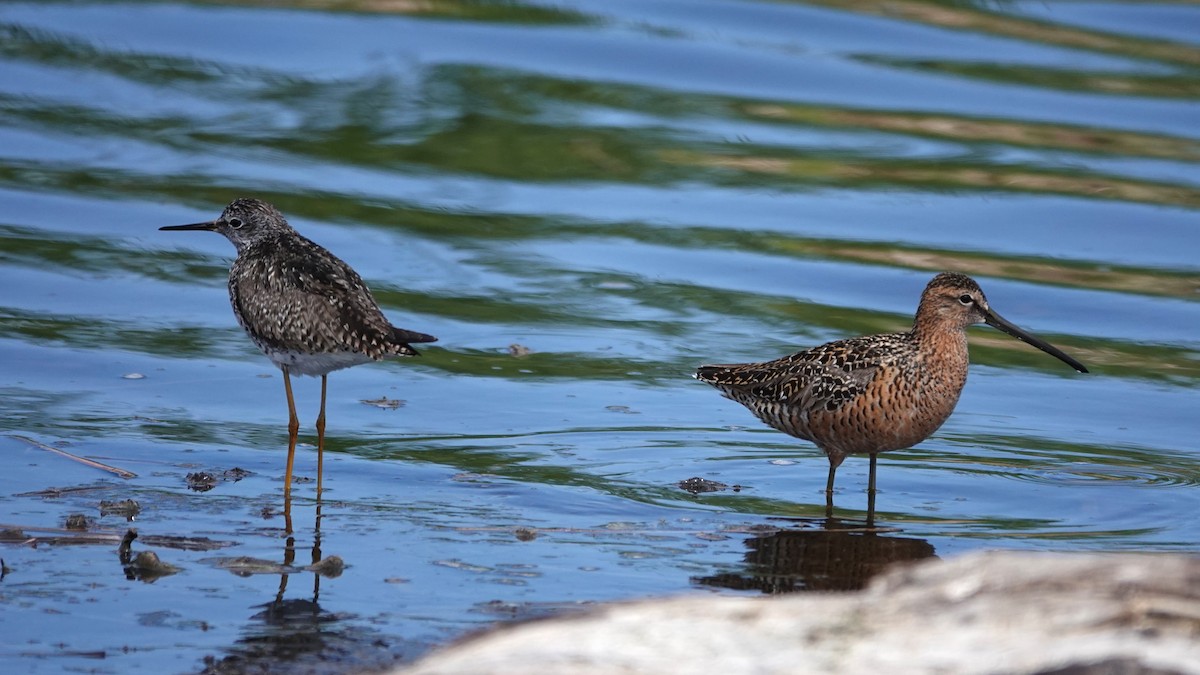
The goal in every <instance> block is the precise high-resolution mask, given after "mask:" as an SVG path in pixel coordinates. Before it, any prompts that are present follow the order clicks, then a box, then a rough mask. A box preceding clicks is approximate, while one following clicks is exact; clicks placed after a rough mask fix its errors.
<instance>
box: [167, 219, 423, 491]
mask: <svg viewBox="0 0 1200 675" xmlns="http://www.w3.org/2000/svg"><path fill="white" fill-rule="evenodd" d="M159 229H162V230H208V231H212V232H219V233H221V234H223V235H225V237H227V238H228V239H229V241H231V242H232V243H233V245H234V247H235V248H237V253H238V255H237V259H236V260H234V262H233V266H232V267H231V268H230V270H229V301H230V303H231V304H232V305H233V313H234V316H236V317H237V320H238V323H239V324H241V326H242V328H244V329H245V331H246V334H247V335H249V336H250V339H251V340H253V341H254V344H255V345H257V346H258V348H259V349H261V350H262V352H263V353H264V354H266V355H267V357H268V358H269V359H271V361H273V362H274V363H275V364H276V365H278V366H279V367H280V369H282V370H283V382H284V389H285V391H286V393H287V400H288V413H289V420H288V430H289V433H290V437H289V448H288V463H287V476H286V479H285V480H286V482H285V484H284V491H285V492H290V490H291V483H292V463H293V460H294V457H295V447H296V433H297V431H298V429H299V421H298V419H297V417H296V406H295V403H294V401H293V399H292V384H291V377H290V375H291V374H292V373H295V374H297V375H319V376H321V412H320V414H319V415H318V416H317V491H318V493H319V492H320V490H321V478H322V475H321V474H322V470H321V464H322V454H323V451H324V443H325V387H326V376H327V375H328V374H329V373H330V372H332V371H334V370H338V369H340V368H347V367H350V366H354V365H358V364H360V363H367V362H369V361H379V360H381V359H384V358H387V357H390V356H416V355H417V351H416V350H415V349H413V347H412V345H411V344H409V343H412V342H433V341H435V340H436V339H437V338H434V337H433V336H430V335H425V334H424V333H416V332H413V331H408V330H404V329H402V328H396V327H395V326H393V325H392V324H391V323H389V322H388V320H387V317H385V316H384V315H383V311H382V310H380V309H379V303H377V302H376V301H375V298H374V297H373V296H372V295H371V291H370V289H368V288H367V285H366V284H365V283H363V280H362V278H361V277H359V276H358V273H357V272H355V271H354V270H353V269H351V268H350V266H349V265H347V264H346V263H344V262H342V261H341V259H339V258H338V257H337V256H335V255H333V254H332V253H330V252H329V251H327V250H325V249H324V248H322V247H321V246H318V245H317V244H315V243H313V242H312V241H310V240H308V239H306V238H305V237H303V236H301V235H300V233H299V232H296V230H294V229H292V227H291V226H290V225H288V223H287V220H285V219H284V217H283V214H282V213H280V212H279V210H278V209H276V208H275V207H274V206H272V205H270V204H268V203H266V202H264V201H260V200H258V199H235V200H234V201H233V202H231V203H230V204H229V206H227V207H225V210H224V211H223V212H222V213H221V216H220V217H219V218H217V219H216V220H213V221H209V222H204V223H195V224H191V225H173V226H168V227H163V228H159Z"/></svg>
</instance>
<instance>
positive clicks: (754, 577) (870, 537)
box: [692, 518, 933, 594]
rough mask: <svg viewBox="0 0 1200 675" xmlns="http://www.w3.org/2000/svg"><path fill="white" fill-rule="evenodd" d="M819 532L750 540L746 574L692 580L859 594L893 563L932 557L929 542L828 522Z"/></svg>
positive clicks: (785, 590) (738, 587)
mask: <svg viewBox="0 0 1200 675" xmlns="http://www.w3.org/2000/svg"><path fill="white" fill-rule="evenodd" d="M823 528H824V529H820V530H780V531H778V532H775V533H772V534H767V535H763V536H760V537H753V538H751V539H747V540H746V546H747V547H748V548H749V549H750V550H749V551H747V552H746V555H745V560H746V564H747V570H746V572H745V573H741V574H739V573H733V572H727V573H724V574H715V575H712V576H707V577H696V578H693V579H692V581H693V582H695V583H699V584H703V585H705V586H713V587H716V588H732V589H736V590H752V589H758V590H760V591H762V592H763V593H770V594H776V593H791V592H794V591H854V590H859V589H861V588H863V587H864V586H865V585H866V583H867V581H868V580H869V579H870V578H871V577H873V576H875V575H876V574H879V573H880V572H882V571H883V570H884V569H885V568H886V567H888V566H889V565H891V564H893V563H898V562H908V561H914V560H921V559H922V558H929V557H933V545H932V544H930V543H929V542H928V541H926V540H924V539H914V538H910V537H890V536H884V535H883V533H884V532H887V530H879V529H874V528H867V529H864V528H862V527H859V526H856V525H854V524H850V523H845V522H843V521H840V520H839V519H837V518H828V519H826V520H825V521H824V523H823Z"/></svg>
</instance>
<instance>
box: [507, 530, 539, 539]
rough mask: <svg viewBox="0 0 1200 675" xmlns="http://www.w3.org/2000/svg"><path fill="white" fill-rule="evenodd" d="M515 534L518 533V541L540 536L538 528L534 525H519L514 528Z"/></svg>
mask: <svg viewBox="0 0 1200 675" xmlns="http://www.w3.org/2000/svg"><path fill="white" fill-rule="evenodd" d="M513 534H514V535H516V537H517V541H533V540H534V539H537V536H538V533H537V530H535V529H533V528H532V527H518V528H517V529H515V530H513Z"/></svg>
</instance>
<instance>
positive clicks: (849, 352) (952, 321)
mask: <svg viewBox="0 0 1200 675" xmlns="http://www.w3.org/2000/svg"><path fill="white" fill-rule="evenodd" d="M981 322H982V323H987V324H988V325H990V326H993V327H995V328H997V329H999V330H1001V331H1003V332H1005V333H1008V334H1009V335H1011V336H1013V337H1015V338H1017V339H1019V340H1022V341H1024V342H1027V343H1029V344H1031V345H1033V346H1034V347H1037V348H1038V349H1040V350H1042V351H1044V352H1046V353H1047V354H1050V355H1051V356H1054V357H1056V358H1058V359H1060V360H1061V361H1063V362H1064V363H1066V364H1067V365H1069V366H1071V367H1072V368H1074V369H1075V370H1077V371H1079V372H1081V373H1086V372H1087V368H1084V367H1083V364H1081V363H1079V362H1078V361H1076V360H1075V359H1073V358H1071V357H1070V356H1067V355H1066V354H1064V353H1063V352H1062V351H1060V350H1059V349H1057V348H1056V347H1054V346H1052V345H1050V344H1049V343H1047V342H1045V341H1043V340H1041V339H1039V338H1037V337H1035V336H1033V335H1030V334H1029V333H1027V332H1025V331H1023V330H1021V329H1020V328H1018V327H1016V326H1014V325H1013V324H1011V323H1009V322H1008V321H1006V320H1005V319H1003V318H1002V317H1001V316H1000V315H999V314H997V313H996V312H995V310H993V309H992V308H991V307H990V306H989V305H988V301H987V298H986V297H984V295H983V291H982V290H980V288H979V284H977V283H975V281H974V280H973V279H971V278H970V277H968V276H966V275H964V274H957V273H953V272H943V273H942V274H939V275H937V276H935V277H934V278H933V280H931V281H930V282H929V285H927V286H926V287H925V292H924V293H922V294H921V303H920V305H919V306H918V307H917V314H916V318H915V319H914V321H913V327H912V330H910V331H908V332H905V333H885V334H881V335H868V336H864V337H856V338H850V339H847V340H838V341H836V342H830V343H828V344H824V345H821V346H819V347H815V348H813V349H809V350H808V351H803V352H798V353H796V354H791V355H789V356H784V357H782V358H779V359H775V360H774V361H765V362H761V363H740V364H729V365H710V366H701V367H700V368H699V369H698V370H697V371H696V374H695V377H696V379H698V380H700V381H702V382H705V383H708V384H710V385H712V386H714V387H716V388H717V390H718V391H720V392H721V393H722V394H723V395H724V396H726V397H728V398H730V399H732V400H734V401H737V402H738V403H741V404H742V405H744V406H746V407H747V408H749V409H750V411H751V412H753V413H754V414H755V415H757V416H758V418H759V419H760V420H762V421H763V422H765V423H766V424H768V425H770V426H772V427H774V428H776V429H778V430H780V431H782V432H784V433H786V434H790V435H792V436H795V437H797V438H802V439H804V440H807V441H812V442H813V443H815V444H816V445H817V447H818V448H820V449H821V450H822V451H823V452H824V453H825V454H826V455H827V456H828V457H829V477H828V479H827V481H826V483H825V494H826V502H825V504H826V513H827V514H831V513H832V509H833V479H834V474H835V473H836V472H837V468H838V467H839V466H841V464H842V461H843V460H845V459H846V457H847V456H849V455H853V454H860V453H865V454H869V455H870V456H871V468H870V474H869V478H868V484H867V485H868V486H867V492H868V500H869V501H868V504H869V507H868V515H870V514H871V513H872V512H873V510H874V508H873V507H874V494H875V461H876V458H877V456H878V454H879V453H880V452H886V451H888V450H900V449H902V448H908V447H912V446H913V445H916V444H917V443H920V442H921V441H923V440H925V439H926V438H928V437H929V435H930V434H932V433H933V432H934V431H937V429H938V427H940V426H942V423H943V422H945V421H946V419H947V418H948V417H950V413H952V412H953V411H954V406H955V405H956V404H957V403H958V396H959V394H960V393H961V392H962V388H963V385H964V384H966V381H967V365H968V353H967V330H966V329H967V327H968V326H970V325H972V324H976V323H981Z"/></svg>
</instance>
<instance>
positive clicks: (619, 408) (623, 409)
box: [604, 405, 641, 415]
mask: <svg viewBox="0 0 1200 675" xmlns="http://www.w3.org/2000/svg"><path fill="white" fill-rule="evenodd" d="M604 409H605V410H607V411H609V412H619V413H625V414H626V415H640V414H641V413H640V412H638V411H636V410H634V409H633V408H630V407H629V406H627V405H606V406H604Z"/></svg>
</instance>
